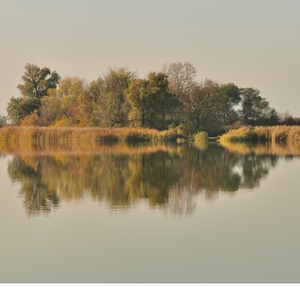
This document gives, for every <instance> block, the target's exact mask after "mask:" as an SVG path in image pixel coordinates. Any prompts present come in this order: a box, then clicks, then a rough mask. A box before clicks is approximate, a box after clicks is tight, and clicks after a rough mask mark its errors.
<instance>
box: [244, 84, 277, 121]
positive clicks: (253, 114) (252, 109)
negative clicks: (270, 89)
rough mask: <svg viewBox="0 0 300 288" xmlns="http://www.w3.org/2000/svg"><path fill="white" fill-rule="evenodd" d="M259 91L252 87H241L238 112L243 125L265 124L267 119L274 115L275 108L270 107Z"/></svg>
mask: <svg viewBox="0 0 300 288" xmlns="http://www.w3.org/2000/svg"><path fill="white" fill-rule="evenodd" d="M259 93H260V91H259V90H257V89H254V88H243V89H241V95H242V109H241V111H240V114H241V117H242V121H243V123H244V124H245V125H267V124H268V119H270V118H271V117H274V116H275V113H276V111H275V109H271V108H270V106H269V102H268V101H267V100H266V99H265V98H263V97H261V96H260V95H259Z"/></svg>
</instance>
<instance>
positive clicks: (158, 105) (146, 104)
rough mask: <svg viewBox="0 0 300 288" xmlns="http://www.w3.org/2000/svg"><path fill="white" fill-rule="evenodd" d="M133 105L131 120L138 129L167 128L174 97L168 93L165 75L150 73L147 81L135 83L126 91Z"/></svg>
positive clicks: (142, 80) (138, 80)
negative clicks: (167, 116) (168, 115)
mask: <svg viewBox="0 0 300 288" xmlns="http://www.w3.org/2000/svg"><path fill="white" fill-rule="evenodd" d="M125 94H126V97H127V100H128V102H129V103H130V105H131V110H130V112H129V119H130V120H131V121H132V123H133V125H134V126H136V127H145V128H156V129H165V128H166V125H167V123H166V121H165V118H166V115H167V113H168V109H169V106H170V105H172V103H173V101H174V96H173V95H172V94H170V93H169V92H168V78H167V76H166V75H165V74H164V73H154V72H152V73H150V74H149V75H148V77H147V79H137V80H135V81H133V82H132V83H131V84H130V85H129V87H128V89H127V90H126V91H125Z"/></svg>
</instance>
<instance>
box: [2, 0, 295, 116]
mask: <svg viewBox="0 0 300 288" xmlns="http://www.w3.org/2000/svg"><path fill="white" fill-rule="evenodd" d="M0 4H1V6H0V7H1V9H0V35H1V42H0V47H1V48H0V49H1V50H0V51H1V53H0V88H1V97H0V115H6V114H7V113H6V107H7V102H8V101H9V99H10V97H12V96H15V97H18V96H20V94H19V90H18V89H17V88H16V86H17V85H18V84H20V83H22V81H21V76H22V74H23V72H24V66H25V64H26V63H27V62H29V63H33V64H36V65H38V66H39V67H41V68H42V67H45V66H46V67H49V68H50V69H51V71H53V70H55V71H57V72H58V74H59V75H60V76H61V77H65V76H79V77H82V78H85V79H86V80H89V81H91V80H94V79H96V78H97V77H99V76H101V75H103V73H105V72H106V71H107V68H108V67H124V66H126V67H128V68H129V69H130V70H132V71H136V72H137V73H138V75H139V76H140V77H145V76H146V74H147V73H148V72H150V71H158V70H160V69H161V67H162V65H163V63H165V62H177V61H180V62H190V63H192V64H193V65H194V66H195V68H196V69H197V80H198V81H202V80H204V79H205V78H206V77H208V78H212V79H214V80H216V81H218V82H221V83H228V82H233V83H235V84H236V85H237V86H239V87H254V88H257V89H259V90H260V91H261V96H263V97H265V98H267V100H268V101H269V102H270V106H271V107H273V108H275V109H276V110H277V111H279V112H285V111H289V112H290V113H291V114H292V115H293V116H295V117H300V91H299V88H298V86H299V84H300V32H299V28H300V0H249V1H247V0H219V1H217V0H206V1H204V0H148V1H146V0H102V1H101V0H50V1H45V0H22V1H21V0H18V1H17V0H1V2H0Z"/></svg>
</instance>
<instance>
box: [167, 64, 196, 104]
mask: <svg viewBox="0 0 300 288" xmlns="http://www.w3.org/2000/svg"><path fill="white" fill-rule="evenodd" d="M162 71H163V73H165V74H166V75H167V76H168V81H169V82H168V87H169V91H170V93H172V94H175V95H176V97H177V98H179V100H181V98H182V97H184V96H186V95H187V94H188V93H189V91H190V90H191V88H192V87H193V86H194V78H195V77H196V69H195V67H194V66H193V65H192V64H191V63H188V62H184V63H182V62H175V63H171V64H167V63H165V64H164V65H163V67H162Z"/></svg>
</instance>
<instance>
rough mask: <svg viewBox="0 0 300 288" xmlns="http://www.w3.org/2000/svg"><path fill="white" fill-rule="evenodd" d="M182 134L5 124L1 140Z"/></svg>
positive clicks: (161, 138)
mask: <svg viewBox="0 0 300 288" xmlns="http://www.w3.org/2000/svg"><path fill="white" fill-rule="evenodd" d="M178 138H182V135H181V134H178V133H176V132H175V130H173V129H170V130H166V131H158V130H155V129H137V128H113V129H110V128H95V127H91V128H87V127H85V128H78V127H35V126H32V127H19V126H5V127H2V128H1V129H0V141H5V142H38V143H40V142H47V143H65V142H74V141H88V142H120V143H126V142H142V141H149V142H150V141H153V142H156V141H174V142H175V141H176V139H178Z"/></svg>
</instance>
